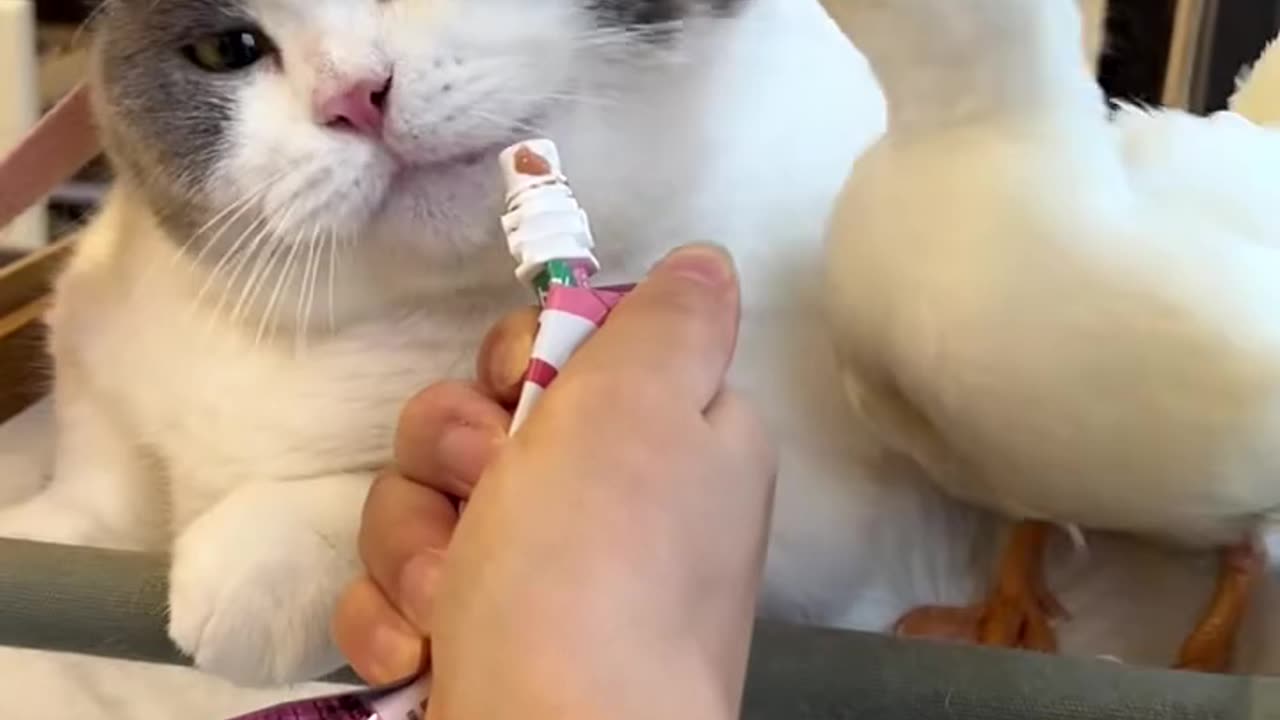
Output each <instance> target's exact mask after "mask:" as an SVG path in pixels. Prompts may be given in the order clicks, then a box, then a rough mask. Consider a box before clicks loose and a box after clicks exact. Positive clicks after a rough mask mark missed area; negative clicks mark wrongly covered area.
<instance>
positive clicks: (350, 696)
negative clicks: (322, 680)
mask: <svg viewBox="0 0 1280 720" xmlns="http://www.w3.org/2000/svg"><path fill="white" fill-rule="evenodd" d="M430 695H431V681H430V679H429V678H426V677H423V678H419V679H417V680H413V681H411V682H407V683H401V684H400V685H397V686H392V687H390V688H375V689H372V690H359V691H356V692H351V693H347V694H345V695H331V696H328V697H318V698H310V699H307V700H298V701H295V702H289V703H285V704H283V705H276V706H274V707H269V708H266V709H263V710H258V711H257V712H252V713H249V714H248V715H241V716H238V717H236V718H233V720H423V718H425V717H426V715H427V698H428V697H429V696H430Z"/></svg>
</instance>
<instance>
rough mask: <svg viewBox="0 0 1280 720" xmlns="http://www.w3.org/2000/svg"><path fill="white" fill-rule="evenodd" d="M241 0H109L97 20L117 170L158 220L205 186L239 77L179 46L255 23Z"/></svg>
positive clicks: (106, 128)
mask: <svg viewBox="0 0 1280 720" xmlns="http://www.w3.org/2000/svg"><path fill="white" fill-rule="evenodd" d="M252 25H253V19H252V17H251V16H250V15H249V13H248V11H247V9H246V7H245V5H244V2H242V1H241V0H218V1H216V2H211V1H210V0H165V1H164V2H154V1H153V0H108V2H106V3H105V4H104V5H103V7H102V9H101V12H100V13H99V14H98V16H97V18H96V21H95V25H94V27H95V31H96V43H95V50H94V54H95V62H94V64H93V68H94V75H95V77H94V80H95V82H94V89H95V93H94V97H95V103H96V104H97V107H98V113H97V115H98V119H99V124H100V126H101V127H100V129H101V131H102V135H103V141H104V143H105V144H106V147H107V152H108V153H109V155H110V157H111V159H112V163H113V165H114V166H115V168H116V172H117V173H120V174H121V175H124V176H126V177H128V178H129V179H130V180H131V181H132V182H133V183H134V185H135V186H136V187H138V188H139V189H141V190H142V191H143V192H144V193H145V194H146V196H147V197H148V199H149V200H150V202H151V203H152V204H153V206H154V209H155V210H156V211H157V213H158V214H159V215H160V219H161V220H162V222H166V223H167V222H169V221H172V220H178V219H180V218H181V216H182V215H183V214H184V208H185V207H186V206H187V205H189V204H190V202H191V200H192V199H193V198H195V197H197V196H198V195H199V192H200V187H201V185H202V183H203V181H204V180H205V179H206V178H207V176H208V173H209V169H210V166H211V164H212V162H213V161H214V160H215V159H216V158H217V157H218V155H219V153H220V151H221V150H222V147H223V143H224V140H225V134H226V131H227V126H228V123H229V121H230V118H231V116H232V104H233V100H232V97H233V90H234V83H235V82H236V80H235V78H233V77H230V76H226V75H217V74H212V73H206V72H201V71H199V70H198V69H197V68H195V67H193V66H192V65H191V63H190V61H188V60H187V58H186V57H185V56H184V55H183V54H182V48H183V47H184V46H186V45H187V44H189V43H191V42H192V41H194V40H196V39H197V38H200V37H203V36H205V35H208V34H210V33H216V32H223V31H226V30H230V29H234V28H238V27H245V26H252Z"/></svg>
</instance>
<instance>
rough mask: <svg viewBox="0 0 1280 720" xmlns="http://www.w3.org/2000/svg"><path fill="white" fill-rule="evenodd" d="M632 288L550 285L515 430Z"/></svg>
mask: <svg viewBox="0 0 1280 720" xmlns="http://www.w3.org/2000/svg"><path fill="white" fill-rule="evenodd" d="M632 287H633V286H631V285H620V286H615V287H610V288H591V287H571V286H564V285H553V286H552V287H551V290H550V292H549V293H548V294H547V300H546V303H545V304H544V305H543V309H542V314H541V315H539V316H538V334H537V335H535V336H534V340H533V352H532V354H531V356H530V358H529V369H528V370H527V371H526V373H525V379H524V387H522V388H521V390H520V400H519V402H518V403H517V404H516V411H515V414H514V415H512V417H511V432H512V433H515V432H516V430H518V429H519V428H520V426H521V425H523V424H524V421H525V420H526V419H527V418H528V416H529V412H530V411H531V410H532V409H533V406H534V405H535V404H536V403H537V402H538V399H539V398H541V397H542V393H543V392H544V391H546V389H547V386H549V385H550V384H551V381H553V380H555V379H556V376H558V375H559V374H560V370H561V369H562V368H564V365H565V363H566V362H568V361H569V356H571V355H573V353H574V352H575V351H577V349H578V348H579V347H581V345H582V343H584V342H586V341H587V338H589V337H591V334H592V333H594V332H595V331H596V330H598V329H599V328H600V326H601V325H602V324H604V321H605V319H606V318H607V317H608V316H609V313H610V312H611V311H612V310H613V308H614V306H616V305H617V304H618V302H620V301H621V300H622V298H623V296H625V295H626V294H627V292H629V291H630V290H631V288H632Z"/></svg>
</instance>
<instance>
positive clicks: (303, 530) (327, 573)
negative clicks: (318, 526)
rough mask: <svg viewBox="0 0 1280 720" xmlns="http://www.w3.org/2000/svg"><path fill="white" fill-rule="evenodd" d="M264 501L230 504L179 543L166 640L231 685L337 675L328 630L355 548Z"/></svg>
mask: <svg viewBox="0 0 1280 720" xmlns="http://www.w3.org/2000/svg"><path fill="white" fill-rule="evenodd" d="M261 499H262V498H260V497H257V496H256V495H255V494H253V493H249V494H244V495H239V496H236V495H233V496H232V497H230V498H228V499H227V500H225V501H224V502H223V503H221V504H219V505H218V506H216V507H215V508H214V509H213V510H211V511H210V512H209V513H207V514H205V515H204V516H202V517H200V518H199V519H198V520H197V521H196V522H195V523H193V524H192V525H191V526H190V527H188V528H187V530H186V531H185V532H184V533H182V535H181V536H180V537H179V538H178V541H177V543H176V545H175V547H174V555H173V566H172V568H171V570H170V590H169V636H170V637H171V638H172V639H173V641H174V642H175V643H177V645H178V647H179V648H180V649H181V650H182V651H183V652H184V653H186V654H187V655H188V656H190V657H191V658H193V659H194V661H195V663H196V665H197V667H199V668H201V669H203V670H206V671H208V672H212V673H216V674H218V675H221V676H223V677H225V678H227V679H229V680H232V681H233V682H237V683H241V684H245V685H266V684H271V685H275V684H282V683H292V682H298V681H302V680H307V679H312V678H315V677H318V676H320V675H323V674H325V673H328V672H330V671H333V670H335V669H337V668H339V667H341V665H342V658H341V656H340V654H339V653H338V651H337V649H336V647H334V645H333V643H332V641H331V639H330V635H329V620H330V617H331V615H332V612H333V609H334V605H335V603H336V601H337V598H338V595H339V593H340V592H341V590H342V588H343V587H344V586H345V584H346V582H347V581H348V580H349V579H350V577H351V575H352V567H353V558H354V553H355V548H354V547H338V545H339V544H340V543H336V542H335V538H332V537H327V536H326V535H325V534H324V533H321V532H317V530H315V529H314V528H312V527H309V526H308V525H307V524H306V522H305V518H302V517H297V516H292V515H291V514H290V513H289V512H287V511H282V510H281V509H280V508H279V507H278V504H276V503H272V502H260V500H261Z"/></svg>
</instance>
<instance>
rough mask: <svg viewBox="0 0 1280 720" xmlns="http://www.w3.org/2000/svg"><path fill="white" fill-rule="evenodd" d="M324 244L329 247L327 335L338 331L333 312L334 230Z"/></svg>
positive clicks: (336, 248) (335, 263)
mask: <svg viewBox="0 0 1280 720" xmlns="http://www.w3.org/2000/svg"><path fill="white" fill-rule="evenodd" d="M325 242H326V244H327V245H328V246H329V334H331V335H332V334H333V333H336V332H337V331H338V322H337V319H336V313H335V311H334V307H333V303H334V292H333V291H334V285H335V279H336V276H337V274H338V234H337V232H336V231H334V230H330V231H329V233H328V235H327V236H326V238H325Z"/></svg>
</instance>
